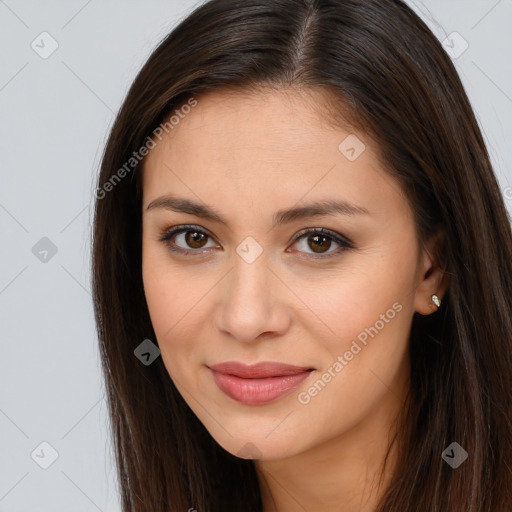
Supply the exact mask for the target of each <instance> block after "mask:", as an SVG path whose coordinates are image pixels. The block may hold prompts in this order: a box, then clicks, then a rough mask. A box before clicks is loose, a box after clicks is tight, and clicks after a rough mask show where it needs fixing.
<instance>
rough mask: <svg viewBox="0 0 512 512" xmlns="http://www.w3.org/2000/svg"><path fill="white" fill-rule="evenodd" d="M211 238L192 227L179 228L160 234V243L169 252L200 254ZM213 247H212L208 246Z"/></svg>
mask: <svg viewBox="0 0 512 512" xmlns="http://www.w3.org/2000/svg"><path fill="white" fill-rule="evenodd" d="M209 239H212V237H211V236H210V235H209V234H208V233H205V232H204V231H201V230H199V229H197V228H195V227H194V226H180V227H177V228H173V229H169V230H166V231H164V232H163V233H162V236H161V238H159V241H160V242H164V243H165V244H166V245H167V247H168V248H169V249H170V250H171V251H175V252H182V253H191V254H192V253H195V252H197V253H201V252H202V251H201V249H204V248H205V247H207V246H206V244H207V243H208V240H209ZM209 247H213V246H211V245H210V246H209Z"/></svg>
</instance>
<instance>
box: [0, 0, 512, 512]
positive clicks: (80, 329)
mask: <svg viewBox="0 0 512 512" xmlns="http://www.w3.org/2000/svg"><path fill="white" fill-rule="evenodd" d="M408 3H409V4H410V5H411V7H412V8H413V9H414V10H415V11H416V12H417V13H418V14H419V15H420V16H421V17H422V18H423V19H424V20H425V21H426V22H427V24H428V25H429V27H430V28H431V29H432V30H433V32H434V33H435V35H436V37H438V39H439V40H441V41H445V40H446V41H448V44H447V51H449V52H450V51H451V52H452V54H451V57H452V58H453V60H454V62H455V65H456V67H457V70H458V72H459V74H460V76H461V78H462V81H463V83H464V86H465V88H466V90H467V93H468V95H469V98H470V101H471V102H472V105H473V108H474V110H475V112H476V115H477V118H478V121H479V124H480V126H481V128H482V131H483V133H484V136H485V139H486V142H487V145H488V148H489V151H490V154H491V157H492V161H493V164H494V168H495V172H496V174H497V176H498V179H499V181H500V185H501V188H502V191H503V195H504V197H505V198H506V201H507V208H508V209H509V212H510V211H512V169H511V162H512V144H511V137H510V136H511V133H512V59H511V57H510V55H511V52H512V31H511V30H510V26H511V22H512V1H511V0H499V1H497V0H473V1H467V0H449V1H446V0H444V1H443V0H432V1H429V0H424V2H421V1H420V0H414V1H412V0H409V2H408ZM195 5H196V2H191V1H188V2H187V1H184V0H180V1H178V0H167V1H163V0H151V1H145V2H142V1H140V2H135V1H133V0H132V1H124V2H114V1H112V0H102V1H100V0H89V1H87V0H73V1H67V2H64V1H57V0H49V1H45V2H37V1H35V0H31V1H28V0H24V1H21V0H5V1H3V0H0V41H1V46H0V52H1V59H2V65H1V67H0V119H1V123H0V127H1V128H0V129H1V136H0V159H1V160H0V161H1V167H0V169H1V171H0V172H1V188H0V222H1V229H2V242H1V256H2V259H1V265H0V307H1V358H0V379H1V383H0V433H1V434H0V512H27V511H30V512H39V511H52V512H74V511H80V512H89V511H92V512H94V511H97V510H100V511H104V512H107V511H110V512H114V511H119V510H120V505H119V502H118V498H117V487H116V486H117V481H116V472H115V467H114V465H113V459H112V456H111V439H110V436H109V432H108V430H107V419H106V418H107V415H106V406H105V400H104V387H103V381H102V376H101V373H100V361H99V356H98V348H97V338H96V332H95V325H94V317H93V309H92V300H91V293H90V229H91V221H92V211H93V199H94V197H93V190H94V184H95V179H96V175H97V172H98V165H99V160H100V156H101V152H102V150H103V146H104V143H105V140H106V136H107V133H108V131H109V129H110V127H111V125H112V122H113V119H114V116H115V113H116V112H117V110H118V108H119V106H120V104H121V102H122V100H123V98H124V95H125V94H126V92H127V89H128V87H129V85H130V83H131V82H132V80H133V79H134V77H135V75H136V73H137V71H138V70H139V69H140V66H141V65H142V64H143V62H144V61H145V59H146V58H147V57H148V56H149V54H150V53H151V51H152V50H153V49H154V47H155V46H156V45H157V43H158V42H159V41H160V40H161V39H162V38H163V37H164V36H165V35H166V34H167V33H168V32H169V31H170V30H171V29H172V27H173V26H175V25H176V23H177V22H178V21H179V20H181V19H182V18H183V17H185V16H186V14H187V13H188V12H190V11H191V10H192V8H193V7H194V6H195ZM453 32H456V33H457V34H453ZM191 37H194V36H193V34H191ZM447 38H448V39H447ZM466 46H467V47H466ZM448 47H453V48H452V49H451V50H450V49H448ZM52 52H53V53H52ZM42 443H43V444H42ZM44 466H48V467H46V468H44Z"/></svg>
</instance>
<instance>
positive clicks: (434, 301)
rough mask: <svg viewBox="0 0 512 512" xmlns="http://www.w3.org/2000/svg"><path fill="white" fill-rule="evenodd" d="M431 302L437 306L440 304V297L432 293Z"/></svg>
mask: <svg viewBox="0 0 512 512" xmlns="http://www.w3.org/2000/svg"><path fill="white" fill-rule="evenodd" d="M432 302H433V303H434V304H435V305H436V306H437V307H438V308H439V307H440V306H441V299H440V298H439V297H438V296H437V295H436V294H434V295H432Z"/></svg>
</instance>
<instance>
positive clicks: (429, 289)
mask: <svg viewBox="0 0 512 512" xmlns="http://www.w3.org/2000/svg"><path fill="white" fill-rule="evenodd" d="M442 242H443V233H441V232H440V231H438V232H437V233H436V234H435V235H433V236H432V237H431V238H430V239H429V240H428V241H427V242H426V243H424V244H423V246H422V248H421V252H420V254H419V258H418V281H417V286H416V292H415V297H414V310H415V311H417V312H418V313H419V314H420V315H430V314H431V313H435V312H436V311H437V310H438V307H437V306H436V305H435V304H434V302H433V301H432V295H434V294H435V295H437V296H438V298H439V300H441V302H442V300H443V297H444V295H445V292H446V289H447V288H448V284H449V282H450V277H449V275H448V274H447V273H446V272H444V271H443V269H442V268H441V266H440V264H439V261H440V258H439V256H440V254H441V251H442V249H443V246H444V244H443V243H442ZM441 307H442V304H441Z"/></svg>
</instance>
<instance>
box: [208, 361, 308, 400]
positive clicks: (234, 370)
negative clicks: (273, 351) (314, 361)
mask: <svg viewBox="0 0 512 512" xmlns="http://www.w3.org/2000/svg"><path fill="white" fill-rule="evenodd" d="M208 368H209V369H210V371H211V373H212V375H213V379H214V381H215V383H216V384H217V387H218V388H219V389H220V390H221V391H222V392H223V393H224V394H226V395H227V396H228V397H230V398H232V399H233V400H235V401H237V402H240V403H243V404H247V405H259V404H266V403H270V402H273V401H275V400H277V399H279V398H281V397H283V396H285V395H287V394H288V393H290V392H291V391H292V390H293V389H295V388H296V387H297V386H298V385H299V384H300V383H301V382H303V381H304V380H305V379H307V378H308V377H309V375H310V374H311V372H313V371H314V370H315V369H314V368H311V367H304V366H302V367H301V366H292V365H289V364H283V363H275V362H270V361H269V362H262V363H257V364H255V365H246V364H244V363H240V362H237V361H227V362H225V363H220V364H215V365H212V366H208Z"/></svg>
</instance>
